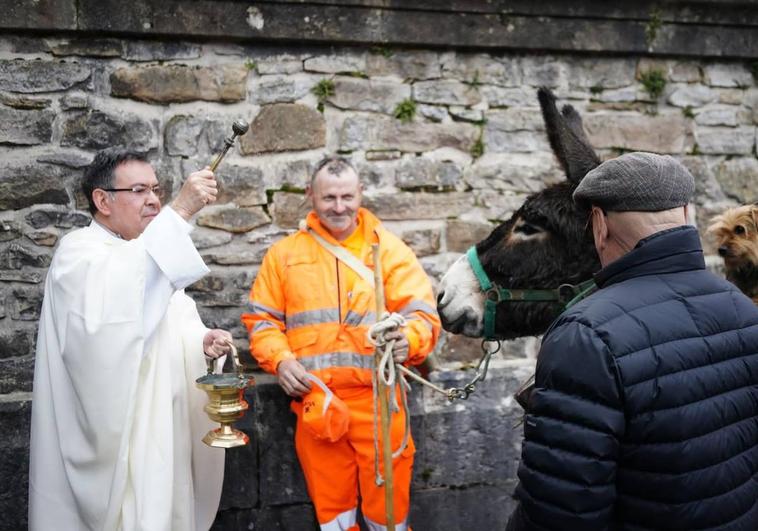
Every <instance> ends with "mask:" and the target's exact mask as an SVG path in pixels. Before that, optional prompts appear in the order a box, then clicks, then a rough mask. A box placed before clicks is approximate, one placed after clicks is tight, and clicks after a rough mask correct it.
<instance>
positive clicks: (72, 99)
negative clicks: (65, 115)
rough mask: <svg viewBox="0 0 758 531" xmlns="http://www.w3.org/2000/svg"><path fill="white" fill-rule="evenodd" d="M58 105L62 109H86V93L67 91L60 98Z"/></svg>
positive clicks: (87, 99)
mask: <svg viewBox="0 0 758 531" xmlns="http://www.w3.org/2000/svg"><path fill="white" fill-rule="evenodd" d="M60 106H61V109H63V110H64V111H70V110H72V109H86V108H87V107H89V98H88V97H87V95H86V94H82V93H76V92H74V93H71V92H69V93H67V94H66V95H65V96H63V97H62V98H61V99H60Z"/></svg>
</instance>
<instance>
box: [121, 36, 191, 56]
mask: <svg viewBox="0 0 758 531" xmlns="http://www.w3.org/2000/svg"><path fill="white" fill-rule="evenodd" d="M122 42H123V45H124V49H123V51H122V57H123V58H124V59H126V60H127V61H172V60H176V59H197V58H198V57H200V54H201V53H202V47H201V46H200V45H199V44H192V43H188V42H177V41H135V40H125V41H122Z"/></svg>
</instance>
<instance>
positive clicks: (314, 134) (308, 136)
mask: <svg viewBox="0 0 758 531" xmlns="http://www.w3.org/2000/svg"><path fill="white" fill-rule="evenodd" d="M325 145H326V122H325V121H324V117H323V116H322V115H321V113H319V112H318V111H316V110H315V109H312V108H310V107H306V106H305V105H299V104H294V103H277V104H274V105H266V106H264V107H263V108H262V109H261V112H260V113H258V116H256V117H255V120H254V121H253V123H252V125H251V126H250V131H248V132H247V133H246V134H245V135H244V136H243V137H242V138H241V143H240V151H241V152H242V154H244V155H250V154H257V153H266V152H272V151H273V152H278V151H299V150H306V149H316V148H320V147H324V146H325Z"/></svg>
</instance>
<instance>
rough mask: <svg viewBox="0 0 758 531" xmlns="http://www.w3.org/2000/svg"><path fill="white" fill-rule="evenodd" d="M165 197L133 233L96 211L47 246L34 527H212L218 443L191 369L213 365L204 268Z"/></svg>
mask: <svg viewBox="0 0 758 531" xmlns="http://www.w3.org/2000/svg"><path fill="white" fill-rule="evenodd" d="M190 231H191V227H190V225H189V224H187V223H186V222H184V220H182V219H181V218H180V217H179V216H178V215H177V214H176V212H174V211H173V210H171V208H170V207H166V208H164V209H163V210H162V211H161V213H160V214H159V215H158V216H157V217H156V218H155V219H154V220H153V221H152V222H151V223H150V224H149V225H148V227H147V229H146V230H145V232H144V233H143V234H142V235H141V236H140V237H139V238H136V239H134V240H130V241H125V240H121V239H119V238H117V237H116V236H114V235H113V234H111V233H110V232H108V231H107V230H106V229H104V228H103V227H102V226H100V225H99V224H97V223H95V222H93V223H92V224H91V225H90V226H89V227H86V228H83V229H79V230H76V231H73V232H71V233H70V234H68V235H66V236H65V237H64V238H63V239H62V240H61V242H60V245H59V247H58V249H57V251H56V253H55V256H54V258H53V262H52V265H51V266H50V270H49V271H48V274H47V280H46V283H45V297H44V301H43V304H42V315H41V319H40V328H39V334H38V338H37V354H36V362H35V371H34V397H33V402H32V427H31V447H30V465H29V528H30V529H31V530H32V531H51V530H66V531H68V530H71V531H75V530H76V531H78V530H98V531H99V530H104V531H111V530H113V531H122V530H123V531H133V530H135V531H136V530H140V531H142V530H145V531H147V530H150V531H153V530H154V531H180V530H181V531H185V530H186V531H194V530H202V531H206V530H207V529H208V528H209V527H210V526H211V524H212V523H213V520H214V517H215V514H216V511H217V509H218V504H219V499H220V496H221V483H222V479H223V467H224V451H223V450H220V449H214V448H210V447H207V446H206V445H205V444H203V443H202V441H201V439H202V437H203V435H204V434H205V433H206V432H207V431H208V430H209V429H211V428H213V427H215V426H214V424H213V423H212V422H211V421H210V419H208V417H207V415H206V414H205V412H204V411H203V406H204V405H205V403H206V402H207V397H206V395H205V393H204V392H203V391H201V390H198V389H197V388H196V387H195V385H194V381H195V379H196V378H198V377H200V376H202V375H203V374H205V372H206V366H205V360H204V356H203V346H202V345H203V337H204V335H205V333H206V332H207V328H206V327H205V326H204V325H203V324H202V322H201V321H200V317H199V315H198V313H197V309H196V307H195V303H194V302H193V301H192V299H190V298H189V297H188V296H187V295H185V294H184V291H183V289H184V287H186V286H187V285H189V284H191V283H192V282H194V281H196V280H198V279H199V278H201V277H202V276H203V275H205V274H206V273H207V272H208V268H207V267H206V266H205V264H204V263H203V261H202V259H201V258H200V255H199V254H198V253H197V250H196V249H195V247H194V245H193V244H192V241H191V239H190V237H189V232H190Z"/></svg>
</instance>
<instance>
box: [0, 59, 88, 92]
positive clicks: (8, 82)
mask: <svg viewBox="0 0 758 531" xmlns="http://www.w3.org/2000/svg"><path fill="white" fill-rule="evenodd" d="M91 74H92V70H91V69H90V68H89V67H88V66H85V65H82V64H79V63H68V62H57V61H42V60H34V61H26V60H11V59H4V60H0V90H8V91H10V92H21V93H25V94H32V93H37V92H59V91H61V90H66V89H69V88H71V87H73V86H75V85H78V84H79V83H82V82H83V81H86V80H87V79H89V77H90V75H91Z"/></svg>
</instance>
